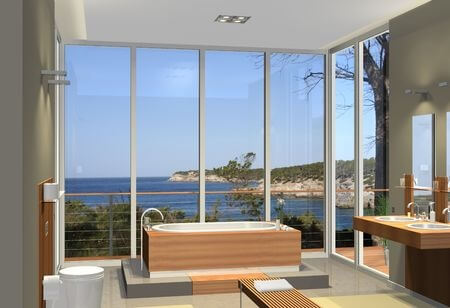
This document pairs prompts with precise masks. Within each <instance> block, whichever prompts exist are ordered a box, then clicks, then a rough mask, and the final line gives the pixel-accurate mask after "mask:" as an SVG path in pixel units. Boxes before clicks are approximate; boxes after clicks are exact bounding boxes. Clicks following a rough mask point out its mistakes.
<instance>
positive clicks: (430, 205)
mask: <svg viewBox="0 0 450 308" xmlns="http://www.w3.org/2000/svg"><path fill="white" fill-rule="evenodd" d="M429 207H430V221H431V222H436V212H435V211H434V202H433V201H431V202H430V203H429Z"/></svg>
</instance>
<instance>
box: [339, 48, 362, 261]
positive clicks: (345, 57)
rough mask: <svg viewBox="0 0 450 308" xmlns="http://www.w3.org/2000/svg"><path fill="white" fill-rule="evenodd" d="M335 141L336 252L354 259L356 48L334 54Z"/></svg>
mask: <svg viewBox="0 0 450 308" xmlns="http://www.w3.org/2000/svg"><path fill="white" fill-rule="evenodd" d="M333 58H334V61H333V63H334V67H333V70H334V72H333V76H334V93H333V100H334V103H333V105H334V115H335V117H334V128H335V132H334V138H335V142H334V144H335V148H334V155H335V163H334V164H335V189H336V194H335V209H334V212H335V219H334V221H335V225H334V228H335V252H336V253H337V254H339V255H341V256H343V257H345V258H348V259H351V260H353V259H354V255H355V251H354V246H355V241H354V232H353V216H354V214H355V206H356V199H355V177H356V164H355V48H354V47H353V46H351V47H348V48H346V49H344V50H341V51H338V52H336V53H335V54H334V55H333Z"/></svg>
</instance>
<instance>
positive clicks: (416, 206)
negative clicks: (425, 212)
mask: <svg viewBox="0 0 450 308" xmlns="http://www.w3.org/2000/svg"><path fill="white" fill-rule="evenodd" d="M411 205H414V211H415V212H416V214H415V216H414V217H415V218H419V210H420V208H419V205H418V204H417V203H415V202H410V203H408V205H407V206H406V207H407V208H408V209H410V208H411Z"/></svg>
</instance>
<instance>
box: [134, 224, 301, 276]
mask: <svg viewBox="0 0 450 308" xmlns="http://www.w3.org/2000/svg"><path fill="white" fill-rule="evenodd" d="M142 232H143V242H142V243H143V246H142V248H143V251H142V255H143V256H142V257H143V259H144V262H145V265H146V266H147V269H148V270H149V272H160V271H186V270H194V269H221V268H224V269H225V268H255V267H272V266H294V265H295V266H300V261H301V260H300V259H301V232H300V231H298V230H295V229H292V228H290V229H288V230H276V229H275V223H272V222H249V221H245V222H208V223H175V224H162V225H157V226H153V228H152V229H151V230H144V229H142Z"/></svg>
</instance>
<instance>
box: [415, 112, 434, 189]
mask: <svg viewBox="0 0 450 308" xmlns="http://www.w3.org/2000/svg"><path fill="white" fill-rule="evenodd" d="M412 123H413V128H412V133H413V155H412V157H413V174H414V177H415V179H416V180H415V182H416V183H415V184H416V185H417V186H423V187H432V183H433V176H434V161H433V155H434V149H433V148H434V139H433V138H434V129H433V125H434V115H432V114H426V115H418V116H413V119H412ZM418 193H419V194H420V193H423V192H418Z"/></svg>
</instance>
